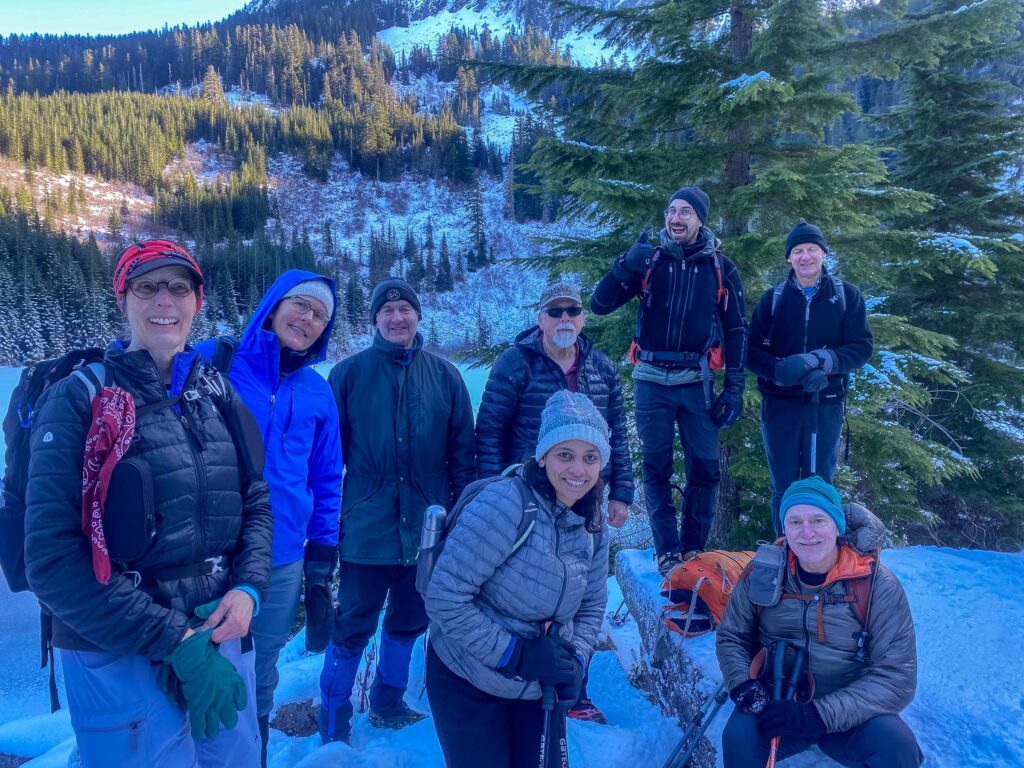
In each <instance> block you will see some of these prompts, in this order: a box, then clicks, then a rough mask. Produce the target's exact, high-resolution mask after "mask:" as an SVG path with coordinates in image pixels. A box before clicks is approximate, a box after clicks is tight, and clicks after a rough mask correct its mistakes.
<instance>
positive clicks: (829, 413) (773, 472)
mask: <svg viewBox="0 0 1024 768" xmlns="http://www.w3.org/2000/svg"><path fill="white" fill-rule="evenodd" d="M844 416H845V406H844V405H843V403H828V404H824V403H823V404H818V405H816V404H814V403H802V402H800V401H799V400H785V399H783V398H780V397H762V398H761V437H762V439H763V440H764V452H765V455H766V456H767V458H768V477H769V479H770V481H771V492H772V527H773V528H774V529H775V535H776V536H781V535H782V530H781V527H780V525H779V508H780V506H781V505H782V494H784V493H785V492H786V489H787V488H789V486H790V485H792V484H793V483H794V482H796V481H797V480H802V479H803V478H805V477H810V476H811V475H817V476H818V477H820V478H821V479H822V480H825V481H826V482H829V483H831V482H832V477H833V475H835V473H836V461H837V460H838V458H839V438H840V436H841V434H842V431H843V418H844ZM815 433H816V434H817V438H816V439H815V440H814V446H813V449H814V450H813V453H814V471H813V472H812V471H811V454H812V444H811V435H812V434H815Z"/></svg>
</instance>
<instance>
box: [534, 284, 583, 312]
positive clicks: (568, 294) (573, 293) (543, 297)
mask: <svg viewBox="0 0 1024 768" xmlns="http://www.w3.org/2000/svg"><path fill="white" fill-rule="evenodd" d="M557 299H572V300H573V301H575V302H576V303H577V304H582V303H583V299H581V298H580V289H579V288H577V287H576V286H575V285H573V284H572V283H564V282H557V283H552V284H551V285H549V286H548V287H547V288H545V289H544V290H543V292H542V293H541V294H540V308H541V309H544V307H546V306H547V305H548V304H550V303H551V302H553V301H555V300H557Z"/></svg>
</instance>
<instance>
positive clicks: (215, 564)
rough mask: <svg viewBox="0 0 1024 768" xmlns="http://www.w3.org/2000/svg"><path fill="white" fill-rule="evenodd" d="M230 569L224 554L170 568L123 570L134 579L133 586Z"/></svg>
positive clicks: (222, 571)
mask: <svg viewBox="0 0 1024 768" xmlns="http://www.w3.org/2000/svg"><path fill="white" fill-rule="evenodd" d="M230 570H231V561H230V560H229V559H227V558H226V557H225V555H217V556H216V557H208V558H206V559H205V560H202V561H200V562H198V563H188V564H187V565H177V566H174V567H171V568H152V569H147V570H142V571H125V572H124V575H125V576H131V577H132V578H133V579H134V580H135V586H136V587H138V586H139V585H140V584H142V583H143V582H146V581H155V582H161V581H173V580H175V579H187V578H190V577H192V576H214V575H216V574H218V573H224V572H225V571H230Z"/></svg>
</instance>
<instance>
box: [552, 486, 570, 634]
mask: <svg viewBox="0 0 1024 768" xmlns="http://www.w3.org/2000/svg"><path fill="white" fill-rule="evenodd" d="M557 505H558V502H555V509H558V506H557ZM551 522H552V523H553V524H554V526H555V559H556V560H558V562H559V564H560V565H561V566H562V588H561V589H560V590H559V592H558V599H557V600H556V601H555V609H554V610H553V611H552V612H551V618H552V619H557V618H558V609H559V608H561V607H562V600H564V599H565V583H566V582H567V581H568V580H569V569H568V568H566V567H565V561H564V560H562V558H560V557H559V556H558V547H559V544H560V543H561V541H562V532H561V531H560V530H559V529H558V518H557V517H555V518H553V519H552V521H551Z"/></svg>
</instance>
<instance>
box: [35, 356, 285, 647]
mask: <svg viewBox="0 0 1024 768" xmlns="http://www.w3.org/2000/svg"><path fill="white" fill-rule="evenodd" d="M199 362H200V361H199V357H198V355H197V354H196V353H195V352H191V351H186V352H183V353H181V354H179V355H178V356H177V357H176V358H175V366H174V376H173V381H172V387H171V389H172V392H174V393H177V392H183V391H188V390H190V389H194V388H195V386H196V383H197V379H198V376H199V372H200V365H199ZM105 365H106V366H107V368H108V370H109V371H110V374H111V375H112V376H113V382H114V384H115V385H116V386H119V387H122V388H124V389H125V390H127V391H128V392H129V393H130V394H131V395H133V397H134V398H135V403H136V406H137V407H141V406H142V405H146V404H149V403H155V402H157V401H159V400H162V399H164V398H166V397H167V396H168V395H167V390H166V388H165V386H164V383H163V380H162V379H161V377H160V375H159V372H158V371H157V368H156V364H155V363H154V362H153V359H152V358H151V357H150V355H149V353H148V352H145V351H138V352H125V351H124V350H123V349H122V347H121V345H120V344H119V343H117V342H115V343H114V344H113V345H111V347H110V348H109V349H108V350H107V352H106V355H105ZM229 396H230V397H232V398H237V397H238V395H237V394H236V393H235V392H234V390H231V389H230V385H229ZM179 408H180V410H179ZM90 410H91V404H90V401H89V395H88V392H87V391H86V388H85V386H84V384H82V382H81V381H79V380H78V379H77V378H74V377H68V378H66V379H64V380H63V381H60V382H58V383H57V384H55V385H54V386H53V387H51V388H50V389H49V390H47V392H46V393H45V394H44V396H43V397H42V398H41V399H40V403H39V408H38V410H37V412H36V419H35V423H34V424H33V427H32V437H31V457H30V460H29V471H28V491H27V503H26V512H25V565H26V571H27V576H28V581H29V585H30V586H31V588H32V591H33V592H34V593H35V594H36V597H38V598H39V600H40V602H41V603H42V604H43V605H44V606H45V607H46V608H48V609H49V610H50V611H51V612H52V613H53V615H54V630H53V631H54V645H56V646H57V647H61V648H70V649H75V650H103V651H107V652H110V653H116V654H122V655H126V654H140V655H142V656H147V657H149V658H152V659H155V660H159V659H163V658H165V657H166V656H167V655H168V654H169V653H170V652H171V651H172V650H173V649H174V647H175V646H176V645H177V644H178V642H179V641H180V640H181V637H182V635H183V634H184V632H185V628H186V627H187V625H188V619H189V618H190V615H191V612H192V609H193V608H195V607H196V606H197V605H200V604H202V603H204V602H207V601H209V600H212V599H214V598H216V597H220V596H221V595H223V594H224V593H225V592H226V591H227V590H228V589H230V588H232V587H236V586H248V587H251V588H253V589H255V590H256V591H257V592H259V593H262V592H264V591H265V590H266V588H267V585H268V582H269V579H270V561H271V540H272V538H273V517H272V516H271V513H270V495H269V492H268V490H267V485H266V483H265V482H264V481H263V480H262V479H260V480H256V481H254V482H252V483H250V484H249V487H248V488H247V489H246V490H245V492H244V498H243V489H242V480H241V472H240V470H239V466H238V457H237V454H236V452H235V445H234V442H233V441H232V438H231V433H230V432H229V431H228V428H227V426H226V424H225V422H224V420H223V419H222V417H221V415H220V414H219V412H218V411H217V408H216V406H215V405H214V403H213V401H212V400H211V398H210V397H209V396H203V397H200V398H198V399H193V400H191V401H186V400H184V399H183V400H182V401H181V402H180V403H179V406H178V407H173V408H160V409H157V410H154V411H151V412H149V413H146V414H143V415H141V416H140V417H139V418H138V421H137V424H136V428H135V437H134V439H133V441H132V445H131V448H130V449H129V453H128V454H127V456H126V458H128V457H131V456H139V457H141V458H143V459H144V460H145V461H146V462H147V463H148V464H149V467H150V469H151V471H152V477H153V500H154V510H155V525H154V528H155V531H154V534H153V536H152V539H151V540H150V542H149V545H148V546H147V547H146V549H145V551H144V553H143V554H142V556H141V557H139V558H138V559H137V560H135V561H133V562H130V563H117V562H116V561H115V562H112V563H111V566H112V567H111V571H112V573H111V578H110V581H109V583H107V584H101V583H100V582H99V581H98V580H97V579H96V577H95V575H94V574H93V568H92V551H91V545H90V542H89V538H88V536H86V535H85V534H84V533H82V525H81V518H82V462H83V451H84V445H85V438H86V434H87V433H88V427H89V420H90ZM116 492H117V488H116V487H112V488H111V490H110V493H111V494H112V495H113V494H115V493H116ZM107 522H108V525H109V523H110V521H109V520H108V521H107ZM217 556H222V557H223V560H222V562H223V564H224V566H225V570H224V571H223V572H220V573H215V574H210V575H193V576H185V577H183V578H177V579H167V580H163V581H160V582H159V583H157V582H156V581H155V580H154V579H153V578H152V575H153V574H155V573H157V572H159V571H164V572H166V571H167V569H171V568H180V567H182V566H188V565H191V564H195V563H201V562H203V561H204V560H206V559H207V558H213V557H217ZM126 570H131V571H138V572H139V573H141V574H143V577H144V578H143V580H142V583H141V584H140V585H139V586H138V587H136V586H135V580H134V578H133V577H132V576H131V575H128V574H126V573H124V571H126Z"/></svg>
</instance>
